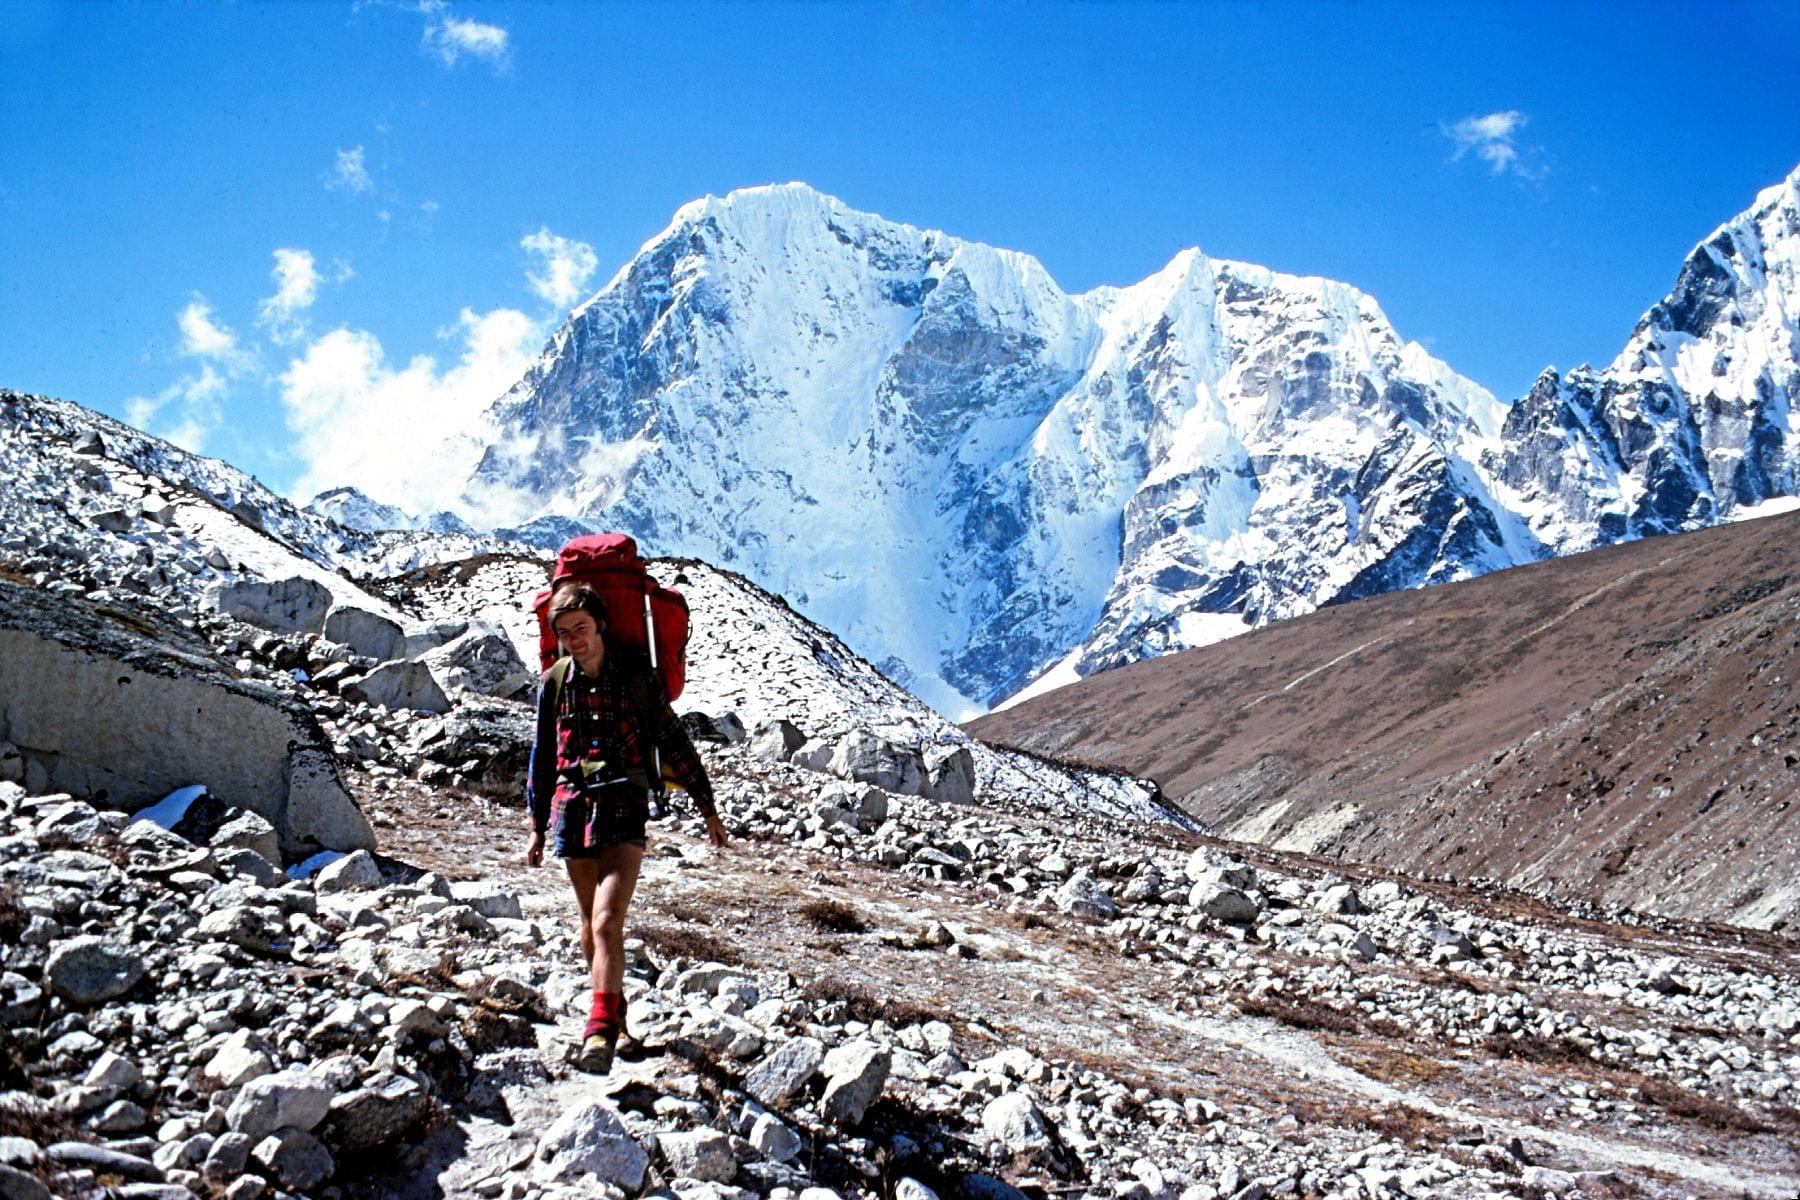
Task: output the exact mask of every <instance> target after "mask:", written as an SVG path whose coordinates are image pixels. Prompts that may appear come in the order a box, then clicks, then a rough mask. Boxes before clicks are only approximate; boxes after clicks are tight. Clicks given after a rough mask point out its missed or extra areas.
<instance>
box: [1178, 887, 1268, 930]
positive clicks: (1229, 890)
mask: <svg viewBox="0 0 1800 1200" xmlns="http://www.w3.org/2000/svg"><path fill="white" fill-rule="evenodd" d="M1188 905H1189V906H1190V907H1192V908H1195V909H1198V910H1199V911H1200V912H1202V913H1204V914H1206V915H1207V916H1208V917H1211V918H1212V919H1213V920H1215V921H1218V922H1220V923H1221V924H1225V925H1248V924H1250V923H1251V922H1253V921H1255V920H1256V915H1257V914H1258V913H1259V912H1261V911H1262V909H1261V908H1259V907H1258V906H1257V903H1256V901H1255V900H1253V899H1251V898H1250V897H1249V896H1248V895H1246V894H1245V893H1243V892H1241V891H1239V890H1238V889H1237V888H1235V887H1230V886H1228V885H1226V884H1224V883H1221V882H1219V881H1218V880H1213V879H1208V880H1202V881H1201V882H1199V883H1196V884H1195V885H1194V886H1193V888H1192V890H1190V891H1189V892H1188Z"/></svg>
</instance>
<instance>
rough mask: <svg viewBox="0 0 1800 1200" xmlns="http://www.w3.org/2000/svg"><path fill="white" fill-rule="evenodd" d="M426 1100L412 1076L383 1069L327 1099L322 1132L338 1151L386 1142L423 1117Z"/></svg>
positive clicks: (347, 1150)
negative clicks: (350, 1089) (346, 1091)
mask: <svg viewBox="0 0 1800 1200" xmlns="http://www.w3.org/2000/svg"><path fill="white" fill-rule="evenodd" d="M430 1100H431V1097H430V1095H429V1094H428V1093H427V1092H426V1090H425V1089H424V1087H422V1086H421V1085H420V1084H419V1083H418V1082H416V1081H415V1080H412V1079H408V1078H407V1077H406V1076H404V1075H397V1074H395V1073H393V1072H392V1071H383V1072H381V1073H380V1074H378V1075H376V1076H375V1077H374V1078H373V1079H371V1080H369V1082H368V1083H367V1084H366V1085H365V1086H363V1087H360V1088H358V1089H357V1090H355V1091H354V1092H348V1093H346V1094H344V1095H342V1096H339V1097H338V1098H337V1099H335V1100H333V1101H332V1102H331V1111H330V1113H329V1114H328V1115H327V1116H326V1119H325V1124H324V1127H323V1129H322V1133H323V1134H324V1137H325V1140H326V1141H327V1142H328V1143H329V1144H331V1145H333V1146H336V1147H337V1148H338V1151H339V1152H340V1153H344V1152H355V1151H362V1150H373V1149H375V1148H376V1147H378V1146H386V1145H390V1144H392V1143H393V1142H394V1141H396V1140H398V1139H399V1138H401V1137H404V1136H405V1135H406V1134H408V1133H410V1132H411V1131H412V1130H413V1129H415V1128H417V1127H418V1126H419V1125H420V1124H421V1123H422V1122H423V1121H424V1120H425V1118H426V1116H427V1115H428V1114H429V1112H430Z"/></svg>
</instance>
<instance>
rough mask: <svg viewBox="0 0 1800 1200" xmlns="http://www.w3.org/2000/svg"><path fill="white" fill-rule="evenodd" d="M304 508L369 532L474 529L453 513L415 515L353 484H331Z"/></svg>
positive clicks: (464, 530) (470, 530) (459, 530)
mask: <svg viewBox="0 0 1800 1200" xmlns="http://www.w3.org/2000/svg"><path fill="white" fill-rule="evenodd" d="M306 509H307V511H308V512H312V513H316V514H318V515H319V516H321V517H324V518H325V519H326V520H328V521H336V522H337V523H338V524H339V525H344V526H347V527H349V528H351V529H362V530H367V531H368V532H371V533H378V532H384V531H387V530H396V529H398V530H417V531H421V532H425V533H465V534H472V533H474V532H475V530H474V529H473V528H471V527H470V525H469V523H468V522H467V521H465V520H463V519H462V518H461V517H459V516H457V515H456V514H454V513H447V512H440V513H433V514H432V515H431V516H429V517H424V518H420V517H415V516H413V515H412V514H410V513H407V512H404V511H402V510H401V509H398V508H395V507H394V506H393V505H391V504H383V503H381V502H380V501H379V500H375V499H373V498H371V497H369V496H367V495H365V494H364V493H363V492H362V491H361V490H359V489H357V488H353V487H340V488H332V489H331V490H330V491H328V492H320V493H319V494H318V495H317V496H314V497H313V498H312V499H311V500H309V501H307V503H306Z"/></svg>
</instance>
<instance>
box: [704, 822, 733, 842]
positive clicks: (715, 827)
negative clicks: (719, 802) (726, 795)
mask: <svg viewBox="0 0 1800 1200" xmlns="http://www.w3.org/2000/svg"><path fill="white" fill-rule="evenodd" d="M705 821H706V836H707V837H708V838H709V839H711V841H712V844H713V845H715V846H717V847H719V848H720V849H724V848H725V847H726V846H727V845H729V844H730V843H731V835H730V834H729V833H727V832H725V822H723V821H721V820H719V814H718V813H707V814H706V815H705Z"/></svg>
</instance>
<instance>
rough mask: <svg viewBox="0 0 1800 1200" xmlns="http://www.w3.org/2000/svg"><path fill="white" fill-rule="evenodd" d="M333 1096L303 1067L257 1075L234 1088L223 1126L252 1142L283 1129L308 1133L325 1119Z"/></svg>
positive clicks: (333, 1090)
mask: <svg viewBox="0 0 1800 1200" xmlns="http://www.w3.org/2000/svg"><path fill="white" fill-rule="evenodd" d="M336 1096H337V1089H336V1088H334V1087H333V1086H332V1085H331V1084H330V1083H329V1082H328V1081H326V1080H325V1079H322V1078H320V1077H319V1076H318V1075H315V1074H313V1073H312V1072H311V1071H309V1070H307V1069H306V1068H304V1067H290V1068H288V1069H287V1070H285V1071H277V1072H275V1073H274V1074H272V1075H262V1076H258V1077H257V1078H255V1079H252V1080H250V1081H249V1082H248V1083H246V1084H244V1086H243V1087H242V1088H240V1089H238V1094H237V1096H236V1098H234V1099H233V1100H232V1102H231V1107H230V1108H228V1109H227V1110H226V1112H225V1123H226V1124H227V1125H228V1126H229V1127H230V1128H231V1130H232V1132H234V1133H241V1134H244V1135H245V1136H247V1137H249V1138H252V1139H260V1138H265V1137H267V1136H269V1135H270V1134H272V1133H274V1132H275V1131H276V1130H278V1129H281V1128H284V1127H286V1126H293V1127H294V1128H297V1129H302V1130H312V1129H314V1128H316V1127H317V1126H318V1124H319V1122H321V1121H323V1120H324V1119H325V1114H326V1113H327V1112H329V1111H330V1110H331V1102H332V1100H333V1099H335V1098H336ZM259 1149H260V1147H259Z"/></svg>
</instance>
